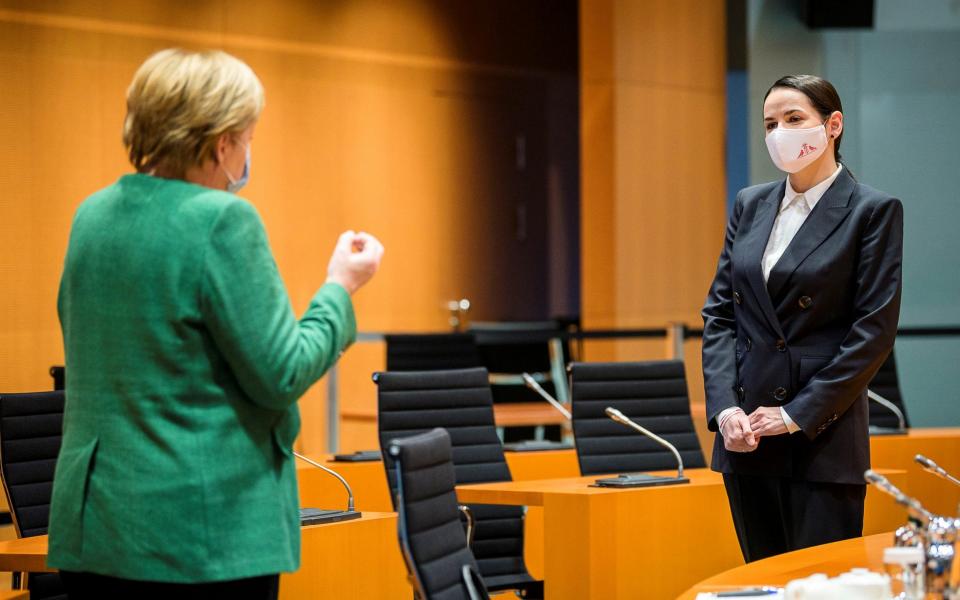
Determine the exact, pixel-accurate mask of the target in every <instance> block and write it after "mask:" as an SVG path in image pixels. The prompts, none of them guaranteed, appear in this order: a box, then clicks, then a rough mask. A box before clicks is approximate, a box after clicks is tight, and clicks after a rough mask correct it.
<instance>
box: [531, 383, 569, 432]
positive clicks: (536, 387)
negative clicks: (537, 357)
mask: <svg viewBox="0 0 960 600" xmlns="http://www.w3.org/2000/svg"><path fill="white" fill-rule="evenodd" d="M521 377H523V383H524V385H526V386H527V387H528V388H530V389H531V390H533V391H535V392H536V393H538V394H540V397H541V398H543V399H544V400H546V401H547V402H548V403H549V404H550V406H552V407H554V408H555V409H557V412H558V413H560V414H561V415H563V418H565V419H566V420H568V421H569V420H570V419H571V418H572V416H571V415H570V411H569V410H567V407H566V406H564V405H562V404H560V402H559V401H558V400H557V399H556V398H554V397H553V396H551V395H550V394H548V393H547V390H545V389H543V387H542V386H541V385H540V384H539V383H537V380H536V379H534V378H533V376H532V375H530V373H524V374H523V375H521Z"/></svg>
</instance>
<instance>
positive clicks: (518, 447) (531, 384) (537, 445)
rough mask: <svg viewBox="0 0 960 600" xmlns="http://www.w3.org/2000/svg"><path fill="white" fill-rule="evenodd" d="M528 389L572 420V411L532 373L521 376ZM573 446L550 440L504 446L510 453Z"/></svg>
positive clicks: (564, 448)
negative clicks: (538, 381)
mask: <svg viewBox="0 0 960 600" xmlns="http://www.w3.org/2000/svg"><path fill="white" fill-rule="evenodd" d="M520 377H521V379H523V383H524V385H525V386H526V387H528V388H530V389H531V390H533V391H534V392H536V393H537V394H538V395H539V396H540V397H541V398H543V399H544V400H546V401H547V404H549V405H550V406H552V407H553V408H554V409H555V410H556V411H557V412H559V413H560V414H561V415H563V418H564V419H566V420H567V421H569V420H570V418H571V417H570V411H569V410H567V407H565V406H564V405H563V404H562V403H561V402H560V401H559V400H557V399H556V398H554V397H553V396H551V395H550V394H549V393H547V390H545V389H543V387H541V385H540V384H539V383H537V380H536V379H534V377H533V375H531V374H530V373H523V374H522V375H521V376H520ZM572 447H573V446H572V445H571V444H569V443H566V442H552V441H548V440H524V441H522V442H512V443H507V444H504V445H503V449H504V450H506V451H508V452H532V451H537V450H567V449H569V448H572Z"/></svg>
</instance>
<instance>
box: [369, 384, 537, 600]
mask: <svg viewBox="0 0 960 600" xmlns="http://www.w3.org/2000/svg"><path fill="white" fill-rule="evenodd" d="M374 381H376V382H377V385H378V393H377V397H378V405H379V406H378V408H379V411H378V419H377V423H378V428H379V434H380V448H381V451H382V452H383V454H384V456H383V462H384V468H385V470H386V473H387V481H388V483H389V485H390V490H391V497H392V498H393V500H394V503H396V494H397V479H396V473H395V471H394V465H393V459H392V458H391V456H390V455H389V452H387V448H388V447H389V444H390V442H392V441H393V440H395V439H402V438H405V437H409V436H411V435H417V434H420V433H423V432H425V431H429V430H431V429H433V428H435V427H443V428H445V429H446V430H447V431H448V432H449V435H450V438H451V443H452V448H453V466H454V472H455V474H456V483H457V484H466V483H484V482H491V481H510V480H511V476H510V469H509V467H508V466H507V462H506V460H505V458H504V456H503V447H502V446H501V445H500V439H499V438H498V437H497V433H496V427H495V426H494V422H493V401H492V399H491V396H490V385H489V383H488V376H487V370H486V369H482V368H477V369H459V370H451V371H420V372H408V373H404V372H386V373H377V374H375V375H374ZM394 506H396V504H394ZM470 508H471V509H472V511H473V515H474V518H475V522H476V530H475V537H474V541H473V544H472V545H471V549H472V550H473V554H474V556H475V557H476V560H477V565H478V566H479V568H480V574H481V575H482V576H483V581H484V583H485V584H486V587H487V589H488V590H490V591H491V592H494V591H501V590H511V589H512V590H518V591H519V592H520V593H521V596H522V597H524V598H543V582H542V581H537V580H535V579H533V577H531V576H530V574H529V573H528V572H527V567H526V564H525V563H524V560H523V508H522V507H518V506H495V505H488V504H474V505H470Z"/></svg>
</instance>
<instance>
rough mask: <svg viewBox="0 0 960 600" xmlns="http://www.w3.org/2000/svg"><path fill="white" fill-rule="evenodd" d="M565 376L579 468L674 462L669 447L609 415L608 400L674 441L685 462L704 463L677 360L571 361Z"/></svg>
mask: <svg viewBox="0 0 960 600" xmlns="http://www.w3.org/2000/svg"><path fill="white" fill-rule="evenodd" d="M570 376H571V397H572V406H571V408H572V410H571V412H572V413H573V437H574V439H575V440H576V447H577V459H578V460H579V461H580V473H581V474H583V475H594V474H599V473H604V474H606V473H635V472H640V471H656V470H665V469H675V468H676V467H677V461H676V459H675V458H674V456H673V454H672V453H671V452H670V451H669V450H667V449H666V448H664V447H663V446H661V445H659V444H658V443H656V442H655V441H653V440H651V439H650V438H647V437H646V436H644V435H642V434H640V433H638V432H636V431H634V430H633V429H630V428H628V427H625V426H623V425H621V424H619V423H616V422H614V421H612V420H611V419H610V418H609V417H608V416H607V415H606V414H605V413H604V409H605V408H606V407H608V406H612V407H613V408H616V409H617V410H619V411H620V412H622V413H623V414H624V415H626V416H627V417H629V418H631V419H632V420H634V421H636V422H637V423H638V424H640V425H641V426H643V427H645V428H647V429H649V430H650V431H652V432H653V433H655V434H657V435H659V436H660V437H662V438H664V439H666V440H667V441H668V442H670V443H671V444H673V445H674V446H676V447H677V450H678V451H679V452H680V456H681V458H683V466H684V467H685V468H697V467H705V466H706V462H705V461H704V459H703V452H702V450H701V449H700V441H699V440H698V439H697V433H696V430H695V429H694V426H693V419H692V418H691V416H690V399H689V397H688V395H687V379H686V375H685V373H684V370H683V362H682V361H678V360H668V361H650V362H619V363H573V364H571V365H570Z"/></svg>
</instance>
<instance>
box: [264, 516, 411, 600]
mask: <svg viewBox="0 0 960 600" xmlns="http://www.w3.org/2000/svg"><path fill="white" fill-rule="evenodd" d="M301 540H302V542H301V543H302V549H301V552H300V555H301V564H300V569H299V570H298V571H297V572H296V573H284V574H283V575H282V576H281V579H280V598H281V600H312V599H315V598H371V599H379V598H383V599H387V598H412V597H413V590H412V589H411V587H410V585H409V584H408V583H407V570H406V567H405V566H404V564H403V557H402V555H401V554H400V545H399V544H398V542H397V515H396V514H394V513H375V512H368V513H364V514H363V516H362V517H361V518H360V519H357V520H353V521H343V522H340V523H331V524H329V525H313V526H309V527H304V528H303V529H302V530H301Z"/></svg>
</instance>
